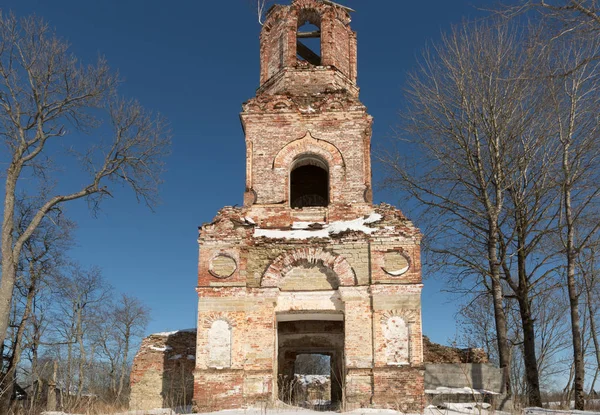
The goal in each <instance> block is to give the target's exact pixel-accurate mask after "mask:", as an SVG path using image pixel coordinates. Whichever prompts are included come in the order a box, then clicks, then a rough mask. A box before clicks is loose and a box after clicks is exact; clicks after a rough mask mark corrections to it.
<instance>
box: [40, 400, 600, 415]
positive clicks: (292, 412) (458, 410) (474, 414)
mask: <svg viewBox="0 0 600 415" xmlns="http://www.w3.org/2000/svg"><path fill="white" fill-rule="evenodd" d="M488 408H489V404H475V403H444V404H442V405H439V406H434V405H430V406H428V407H427V408H425V411H424V413H423V415H492V414H493V415H510V414H509V413H508V412H502V411H495V412H490V411H488ZM186 409H187V410H183V411H173V410H171V409H153V410H148V411H130V412H122V413H118V414H111V415H188V414H185V413H186V412H188V411H189V408H186ZM345 413H346V414H351V415H417V414H406V413H403V412H398V411H394V410H392V409H373V408H361V409H356V410H354V411H350V412H345ZM520 413H521V414H523V415H600V412H589V411H585V412H584V411H574V410H571V411H559V410H550V409H542V408H526V409H524V410H523V411H522V412H520ZM333 414H338V415H339V412H330V411H312V410H310V409H303V408H296V407H286V408H266V409H265V408H249V409H230V410H225V411H219V412H210V413H205V414H203V415H333ZM42 415H78V414H67V413H65V412H43V413H42ZM106 415H109V414H106ZM189 415H193V414H189Z"/></svg>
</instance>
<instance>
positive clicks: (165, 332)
mask: <svg viewBox="0 0 600 415" xmlns="http://www.w3.org/2000/svg"><path fill="white" fill-rule="evenodd" d="M193 332H196V329H195V328H193V329H183V330H175V331H163V332H161V333H152V334H151V335H150V336H160V337H169V336H172V335H174V334H177V333H193Z"/></svg>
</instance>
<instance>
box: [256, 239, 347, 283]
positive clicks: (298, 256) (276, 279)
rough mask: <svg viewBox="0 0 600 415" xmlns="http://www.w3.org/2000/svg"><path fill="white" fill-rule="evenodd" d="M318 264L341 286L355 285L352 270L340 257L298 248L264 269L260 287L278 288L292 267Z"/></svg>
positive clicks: (327, 252) (314, 248) (322, 251)
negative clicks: (329, 272)
mask: <svg viewBox="0 0 600 415" xmlns="http://www.w3.org/2000/svg"><path fill="white" fill-rule="evenodd" d="M306 263H309V264H319V265H323V266H324V267H326V268H329V269H331V270H332V271H333V272H334V273H335V275H336V276H337V279H338V281H339V285H341V286H352V285H355V284H356V276H355V275H354V270H353V269H352V267H351V266H350V264H349V263H348V261H346V259H345V258H344V257H342V256H339V255H335V254H333V253H331V252H329V251H326V250H324V249H323V248H318V247H306V248H298V249H294V250H292V251H288V252H285V253H283V254H281V255H279V256H278V257H277V258H275V259H274V260H273V262H271V265H269V267H268V268H267V269H266V271H265V272H264V274H263V277H262V279H261V282H260V286H261V287H279V283H280V282H281V280H282V279H283V278H284V277H285V275H286V274H287V273H288V272H289V271H290V270H291V269H292V268H294V267H297V266H299V265H303V264H306Z"/></svg>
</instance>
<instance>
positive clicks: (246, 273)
mask: <svg viewBox="0 0 600 415" xmlns="http://www.w3.org/2000/svg"><path fill="white" fill-rule="evenodd" d="M352 12H353V10H351V9H349V8H347V7H345V6H342V5H339V4H336V3H334V2H332V1H328V0H293V1H292V2H291V4H290V5H286V6H283V5H276V6H273V7H272V8H271V9H270V10H269V11H268V12H267V15H266V17H265V22H264V25H263V27H262V31H261V34H260V63H261V66H260V85H259V87H258V90H257V92H256V96H254V97H253V98H251V99H250V100H248V101H246V102H245V103H244V104H243V105H242V113H241V115H240V118H241V123H242V128H243V131H244V135H245V142H246V186H245V193H244V204H243V207H225V208H223V209H222V210H221V211H219V213H218V214H217V216H216V217H215V218H214V220H213V221H212V222H211V223H208V224H204V225H203V226H202V227H201V228H200V236H199V239H198V242H199V246H200V250H199V262H198V286H197V288H196V291H197V293H198V298H199V301H198V338H197V350H196V368H195V372H194V378H195V379H194V401H195V404H196V407H197V408H198V409H201V410H202V411H206V410H212V409H226V408H232V407H241V406H243V405H247V404H251V403H254V402H259V401H260V402H263V401H271V402H272V401H276V400H284V401H286V402H288V403H293V402H298V401H302V399H304V398H305V397H304V396H300V395H301V394H302V393H303V392H302V391H301V390H298V389H297V388H295V387H294V384H295V379H297V377H298V376H302V373H298V370H299V369H298V368H299V367H300V366H301V365H300V364H299V362H300V361H301V360H302V359H304V358H305V357H306V356H307V355H310V356H317V357H318V358H319V359H321V360H320V361H324V362H327V363H326V364H325V365H326V367H325V368H324V370H325V371H326V372H327V373H328V375H327V376H328V379H329V386H328V387H327V395H326V396H327V398H326V400H328V401H330V404H329V405H330V407H331V409H335V408H340V407H342V406H343V407H344V408H346V409H353V408H358V407H364V406H380V407H387V406H392V407H398V405H402V408H403V410H406V411H421V410H422V408H423V404H424V399H423V397H424V390H423V373H424V372H423V351H422V334H421V333H422V330H421V289H422V284H421V260H420V241H421V234H420V232H419V230H418V229H417V228H416V227H415V226H414V225H413V224H412V223H411V222H410V221H409V220H408V219H407V218H406V217H405V216H404V215H403V214H402V213H401V212H400V211H399V210H397V209H395V208H394V207H392V206H390V205H386V204H382V205H378V206H374V205H373V204H372V203H373V201H372V186H371V156H370V149H371V126H372V121H373V120H372V117H371V116H370V115H369V114H368V113H367V110H366V108H365V106H364V105H363V104H362V103H361V102H360V100H359V88H358V86H357V71H356V63H357V42H356V34H355V33H354V32H353V31H352V29H351V27H350V20H351V19H350V16H351V13H352ZM319 356H320V357H319ZM299 394H300V395H299Z"/></svg>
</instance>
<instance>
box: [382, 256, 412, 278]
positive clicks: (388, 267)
mask: <svg viewBox="0 0 600 415" xmlns="http://www.w3.org/2000/svg"><path fill="white" fill-rule="evenodd" d="M383 262H384V267H383V270H384V271H385V272H386V273H387V274H389V275H391V276H394V277H399V276H400V275H402V274H404V273H406V271H408V269H409V268H410V262H409V261H408V258H407V257H406V256H404V255H403V254H401V253H400V252H388V253H386V254H385V257H384V259H383Z"/></svg>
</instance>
